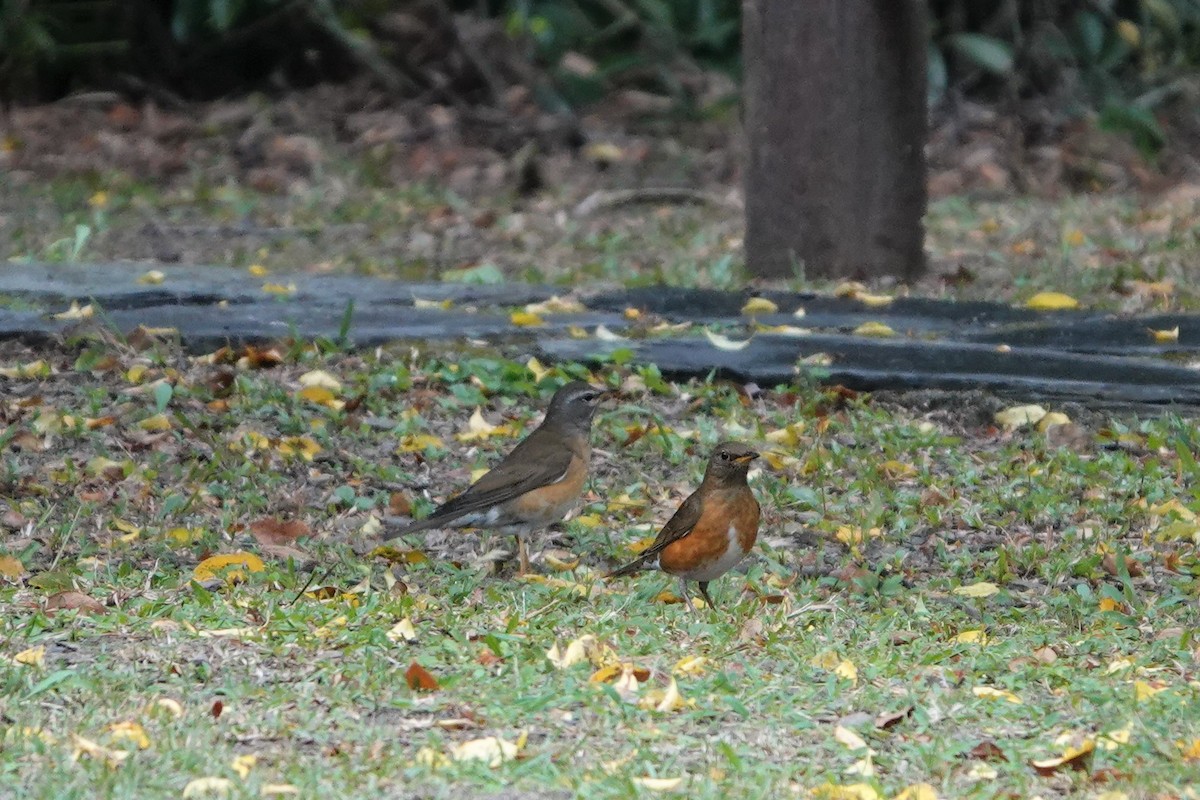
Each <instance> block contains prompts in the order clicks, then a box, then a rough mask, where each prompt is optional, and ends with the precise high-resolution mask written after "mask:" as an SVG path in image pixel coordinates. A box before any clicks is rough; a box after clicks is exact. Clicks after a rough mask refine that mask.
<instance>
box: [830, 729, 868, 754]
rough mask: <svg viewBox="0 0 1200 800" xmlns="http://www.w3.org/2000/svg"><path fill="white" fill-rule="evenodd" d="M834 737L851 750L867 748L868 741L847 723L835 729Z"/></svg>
mask: <svg viewBox="0 0 1200 800" xmlns="http://www.w3.org/2000/svg"><path fill="white" fill-rule="evenodd" d="M833 738H834V739H836V740H837V741H838V742H839V743H840V744H842V745H844V746H845V747H846V748H847V749H849V750H866V749H868V748H867V741H866V740H865V739H863V738H862V737H861V736H859V735H858V734H857V733H855V732H854V731H852V730H850V729H849V728H847V727H846V726H845V725H838V726H837V727H835V728H834V729H833Z"/></svg>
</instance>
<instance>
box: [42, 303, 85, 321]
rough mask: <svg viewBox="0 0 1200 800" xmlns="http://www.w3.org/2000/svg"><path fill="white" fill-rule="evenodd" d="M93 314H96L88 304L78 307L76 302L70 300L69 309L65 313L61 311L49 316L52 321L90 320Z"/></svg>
mask: <svg viewBox="0 0 1200 800" xmlns="http://www.w3.org/2000/svg"><path fill="white" fill-rule="evenodd" d="M95 313H96V312H95V311H94V310H93V309H92V305H91V303H88V304H87V305H86V306H83V307H80V305H79V302H78V301H76V300H72V301H71V307H70V308H68V309H67V310H66V311H61V312H59V313H57V314H51V317H53V318H54V319H68V320H76V319H91V317H92V315H93V314H95Z"/></svg>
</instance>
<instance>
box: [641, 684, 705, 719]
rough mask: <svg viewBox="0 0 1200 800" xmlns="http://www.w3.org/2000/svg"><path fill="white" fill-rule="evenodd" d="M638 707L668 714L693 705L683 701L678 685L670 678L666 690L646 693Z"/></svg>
mask: <svg viewBox="0 0 1200 800" xmlns="http://www.w3.org/2000/svg"><path fill="white" fill-rule="evenodd" d="M638 705H639V706H640V707H642V708H645V709H654V710H655V711H661V712H663V713H669V712H671V711H679V710H680V709H684V708H689V707H690V706H692V705H693V703H692V702H690V701H688V700H684V699H683V695H682V694H680V693H679V685H678V684H677V683H675V679H674V678H671V682H670V683H669V684H667V688H666V690H664V691H661V692H650V693H648V694H647V695H646V696H645V697H643V698H642V699H641V701H640V702H639V704H638Z"/></svg>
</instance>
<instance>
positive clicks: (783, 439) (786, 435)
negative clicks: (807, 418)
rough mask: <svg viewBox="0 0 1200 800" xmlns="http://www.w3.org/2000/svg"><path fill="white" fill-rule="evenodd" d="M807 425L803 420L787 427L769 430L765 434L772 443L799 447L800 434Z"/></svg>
mask: <svg viewBox="0 0 1200 800" xmlns="http://www.w3.org/2000/svg"><path fill="white" fill-rule="evenodd" d="M804 428H805V425H804V423H803V422H793V423H792V424H791V425H788V426H787V427H785V428H779V429H778V430H774V431H767V433H765V434H764V435H763V438H764V439H766V440H767V441H768V442H770V443H771V444H782V445H787V446H788V447H797V446H799V444H800V436H801V434H803V433H804Z"/></svg>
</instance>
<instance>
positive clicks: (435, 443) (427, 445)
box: [396, 433, 446, 453]
mask: <svg viewBox="0 0 1200 800" xmlns="http://www.w3.org/2000/svg"><path fill="white" fill-rule="evenodd" d="M445 447H446V443H445V442H443V441H442V440H441V439H439V438H438V437H436V436H431V435H429V434H427V433H413V434H409V435H408V436H405V437H404V438H403V439H401V440H400V446H399V447H397V448H396V451H397V452H399V453H423V452H425V451H426V450H434V449H436V450H444V449H445Z"/></svg>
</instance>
